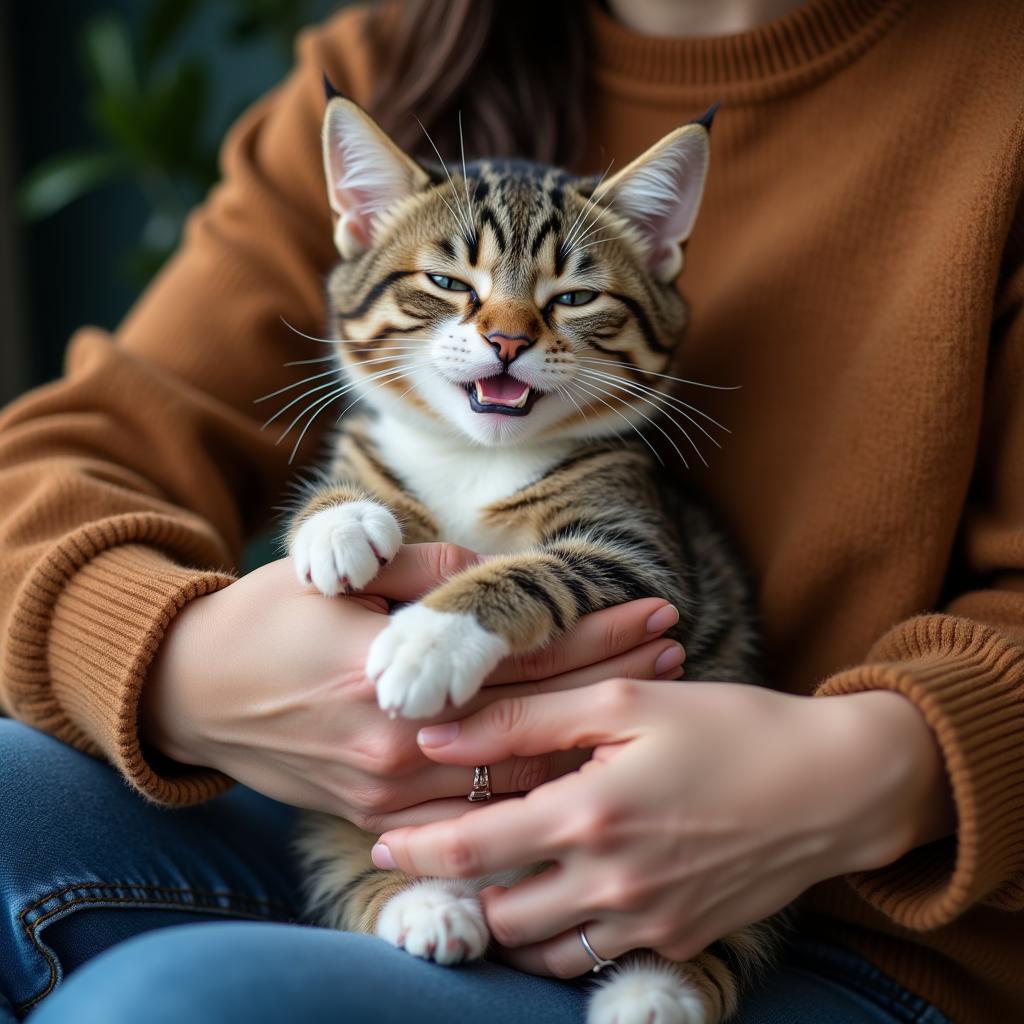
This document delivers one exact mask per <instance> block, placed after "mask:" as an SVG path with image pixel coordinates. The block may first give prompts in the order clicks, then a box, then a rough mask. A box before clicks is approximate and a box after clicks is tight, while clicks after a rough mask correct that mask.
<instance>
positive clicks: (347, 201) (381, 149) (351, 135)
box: [323, 93, 430, 259]
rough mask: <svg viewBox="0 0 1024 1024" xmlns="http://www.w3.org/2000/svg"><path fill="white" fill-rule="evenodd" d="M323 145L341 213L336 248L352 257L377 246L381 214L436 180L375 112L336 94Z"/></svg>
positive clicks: (332, 195)
mask: <svg viewBox="0 0 1024 1024" xmlns="http://www.w3.org/2000/svg"><path fill="white" fill-rule="evenodd" d="M323 143H324V174H325V175H326V177H327V196H328V199H329V200H330V203H331V209H332V210H334V212H335V213H336V214H337V215H338V224H337V227H336V228H335V229H334V244H335V245H336V246H337V248H338V252H339V253H340V254H341V256H342V258H343V259H352V258H353V257H354V256H358V255H359V254H360V253H362V252H365V251H366V250H367V249H369V248H370V246H372V245H373V242H374V228H375V227H376V224H377V221H378V220H379V218H380V217H381V215H382V214H383V213H384V212H385V211H386V210H388V209H390V208H391V207H392V206H394V205H395V203H397V202H398V201H399V200H401V199H404V198H406V197H407V196H410V195H412V194H413V193H415V192H419V191H420V190H421V189H424V188H426V186H427V184H428V182H429V180H430V179H429V177H428V176H427V172H426V171H424V170H423V169H422V168H421V167H420V166H419V165H418V164H417V163H416V162H415V161H414V160H412V159H411V158H410V157H408V156H406V155H405V153H403V152H402V151H401V150H400V149H399V148H398V146H396V145H395V144H394V142H392V141H391V139H390V138H388V136H387V135H385V134H384V132H383V131H382V130H381V129H380V128H379V127H378V126H377V123H376V122H375V121H374V120H373V118H371V117H370V115H369V114H367V113H366V112H365V111H364V110H363V109H362V108H361V107H359V106H358V105H357V104H355V103H353V102H352V100H350V99H348V98H346V97H344V96H340V95H338V94H336V93H335V95H333V96H331V95H329V97H328V103H327V110H326V111H325V112H324V128H323Z"/></svg>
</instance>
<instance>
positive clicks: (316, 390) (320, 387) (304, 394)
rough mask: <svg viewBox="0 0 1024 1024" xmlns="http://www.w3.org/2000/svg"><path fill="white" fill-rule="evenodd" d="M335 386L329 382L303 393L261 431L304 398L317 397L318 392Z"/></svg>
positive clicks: (281, 409) (277, 413) (282, 409)
mask: <svg viewBox="0 0 1024 1024" xmlns="http://www.w3.org/2000/svg"><path fill="white" fill-rule="evenodd" d="M333 386H334V381H328V382H327V383H326V384H320V385H318V386H317V387H315V388H309V389H308V390H306V391H303V393H302V394H301V395H299V396H298V398H293V399H292V400H291V401H290V402H289V403H288V404H287V405H283V406H282V407H281V408H280V409H278V410H277V412H275V413H274V415H273V416H271V417H270V419H269V420H267V422H266V423H264V424H263V426H262V427H260V430H266V429H267V427H269V426H270V424H271V423H273V422H274V420H276V419H277V417H278V416H281V415H283V414H284V413H286V412H287V411H288V410H289V409H290V408H291V407H292V406H293V405H297V404H298V403H299V402H301V401H302V400H303V399H304V398H309V396H310V395H315V394H316V393H317V392H318V391H323V390H324V388H330V387H333Z"/></svg>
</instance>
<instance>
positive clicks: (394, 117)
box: [368, 0, 590, 166]
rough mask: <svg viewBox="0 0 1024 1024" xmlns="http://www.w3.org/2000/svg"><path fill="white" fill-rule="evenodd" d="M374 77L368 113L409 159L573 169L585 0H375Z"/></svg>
mask: <svg viewBox="0 0 1024 1024" xmlns="http://www.w3.org/2000/svg"><path fill="white" fill-rule="evenodd" d="M368 41H369V43H370V45H372V46H373V47H374V48H375V50H376V56H377V67H378V78H377V82H376V84H375V89H374V95H373V97H372V99H371V103H370V110H371V113H372V114H373V115H374V117H376V118H377V120H378V121H379V122H380V123H381V125H382V126H383V127H384V128H385V129H386V130H387V131H388V132H389V133H390V134H391V135H392V137H393V138H394V139H395V141H396V142H397V143H398V144H399V145H400V146H402V147H403V148H405V149H406V150H408V152H410V153H412V154H414V155H417V156H421V157H430V158H434V159H436V157H435V154H434V152H433V149H432V148H431V146H430V143H429V142H428V141H427V139H426V136H425V135H424V132H423V128H421V127H420V124H418V123H417V118H418V119H419V121H420V122H422V124H423V127H425V128H426V129H427V131H429V132H430V135H431V137H432V138H433V139H434V141H435V142H436V144H437V146H438V148H439V149H440V151H441V154H442V156H443V157H444V158H445V160H446V161H449V162H450V161H451V160H452V159H458V156H459V130H458V117H459V114H460V113H461V115H462V126H463V134H464V138H465V147H466V157H467V159H472V158H474V157H485V156H510V157H513V156H514V157H526V158H529V159H533V160H540V161H543V162H545V163H553V164H559V165H562V166H574V165H575V164H576V162H577V161H578V160H579V159H580V158H581V156H582V152H583V141H584V134H583V133H584V103H585V94H586V87H587V69H588V66H589V61H588V56H589V51H590V46H589V37H588V32H587V14H586V10H585V3H584V0H404V2H401V3H397V4H396V3H394V2H387V3H381V2H378V4H377V5H376V7H375V9H374V11H373V14H372V16H371V18H370V19H369V23H368Z"/></svg>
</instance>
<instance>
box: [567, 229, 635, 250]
mask: <svg viewBox="0 0 1024 1024" xmlns="http://www.w3.org/2000/svg"><path fill="white" fill-rule="evenodd" d="M628 237H629V232H628V231H623V232H622V234H621V235H612V236H610V237H609V238H595V239H594V241H593V242H590V243H589V244H587V245H580V244H578V243H577V244H576V245H574V246H573V247H572V251H573V252H586V251H587V250H588V249H593V248H594V246H595V245H601V244H602V243H604V242H615V241H618V239H620V238H628ZM581 241H582V239H581Z"/></svg>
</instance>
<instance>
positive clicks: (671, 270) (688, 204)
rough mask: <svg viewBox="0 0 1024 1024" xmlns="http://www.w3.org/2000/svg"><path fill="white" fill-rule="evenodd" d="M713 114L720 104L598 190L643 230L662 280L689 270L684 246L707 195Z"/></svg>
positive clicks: (654, 269)
mask: <svg viewBox="0 0 1024 1024" xmlns="http://www.w3.org/2000/svg"><path fill="white" fill-rule="evenodd" d="M713 115H714V108H712V110H710V111H709V112H708V113H707V114H705V115H704V116H703V117H702V118H701V119H700V120H698V121H694V122H693V123H692V124H685V125H683V126H682V127H681V128H676V129H675V131H672V132H669V134H668V135H666V136H665V137H664V138H663V139H661V140H660V141H659V142H656V143H655V144H654V145H653V146H651V148H650V149H649V150H647V152H646V153H643V154H641V155H640V156H638V157H637V158H636V159H635V160H634V161H633V162H632V163H631V164H629V166H628V167H625V168H623V169H622V170H621V171H619V173H618V174H616V175H615V176H614V177H613V178H611V179H610V180H609V181H608V182H606V183H605V184H604V185H601V186H600V187H599V189H598V192H597V195H598V201H599V202H601V203H602V204H604V205H606V206H610V208H611V209H612V210H613V211H614V212H615V213H617V214H618V215H619V216H620V217H624V218H625V219H626V220H627V221H629V223H630V224H631V225H632V226H633V228H634V229H635V230H636V231H637V233H638V234H639V235H640V238H641V241H642V242H643V244H644V247H645V249H646V252H647V263H648V266H649V267H650V270H651V273H652V274H654V276H655V277H657V278H658V279H659V280H661V281H672V280H674V279H675V278H676V277H677V276H678V274H679V272H680V270H682V269H683V247H684V245H685V244H686V240H687V239H688V238H689V237H690V232H691V231H692V230H693V223H694V221H695V220H696V219H697V211H698V210H699V209H700V201H701V197H702V196H703V194H704V178H705V177H706V175H707V170H708V153H709V149H710V146H709V132H708V129H709V128H710V127H711V117H712V116H713Z"/></svg>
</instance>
